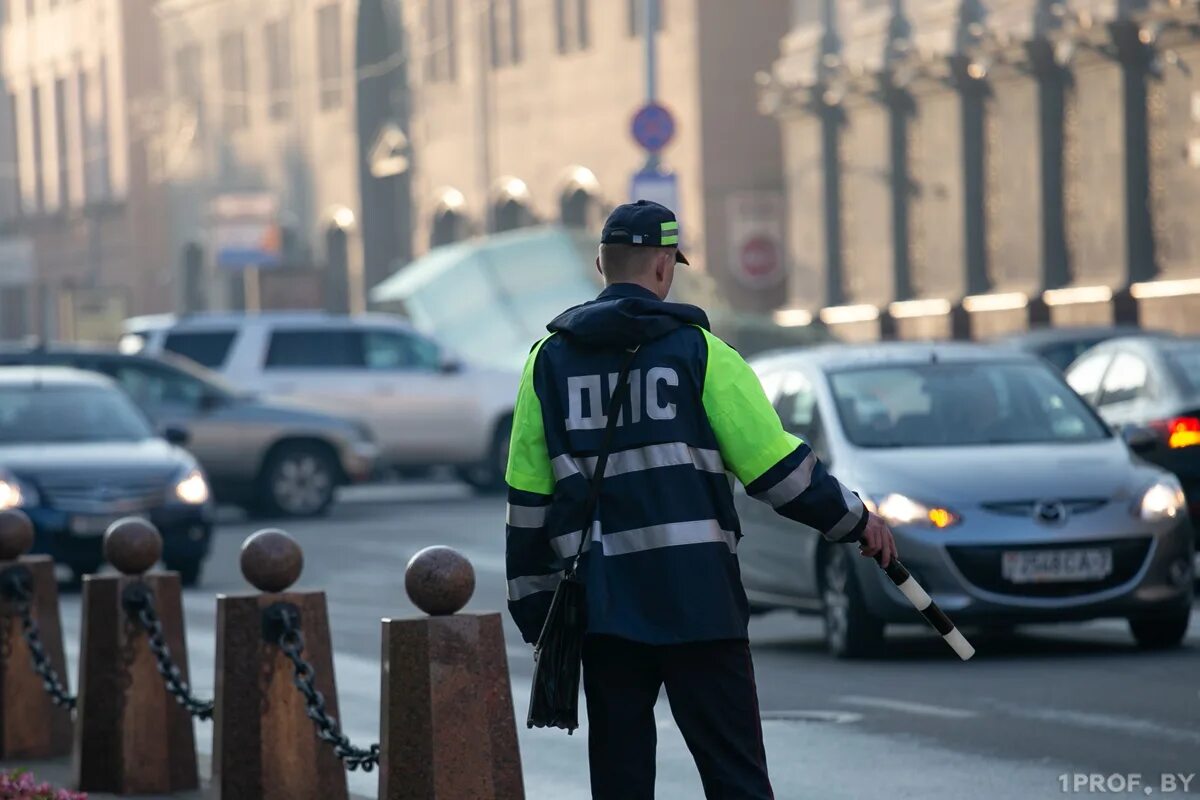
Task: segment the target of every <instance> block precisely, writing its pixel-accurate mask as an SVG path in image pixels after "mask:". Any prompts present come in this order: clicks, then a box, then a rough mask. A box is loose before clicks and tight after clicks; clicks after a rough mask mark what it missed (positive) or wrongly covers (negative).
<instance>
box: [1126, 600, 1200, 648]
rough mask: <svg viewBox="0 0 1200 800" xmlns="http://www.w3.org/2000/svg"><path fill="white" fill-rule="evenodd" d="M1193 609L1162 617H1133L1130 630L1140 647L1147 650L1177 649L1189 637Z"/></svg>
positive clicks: (1130, 621)
mask: <svg viewBox="0 0 1200 800" xmlns="http://www.w3.org/2000/svg"><path fill="white" fill-rule="evenodd" d="M1190 619H1191V609H1190V608H1185V609H1183V610H1181V611H1178V612H1176V613H1174V614H1168V615H1166V616H1161V617H1133V618H1131V619H1130V620H1129V630H1130V631H1131V632H1132V633H1133V638H1134V639H1137V643H1138V646H1139V647H1141V648H1143V649H1145V650H1164V649H1166V648H1168V647H1177V646H1179V644H1180V643H1181V642H1182V641H1183V637H1184V636H1186V635H1187V629H1188V622H1189V620H1190Z"/></svg>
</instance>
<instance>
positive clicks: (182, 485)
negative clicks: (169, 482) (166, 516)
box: [175, 469, 209, 506]
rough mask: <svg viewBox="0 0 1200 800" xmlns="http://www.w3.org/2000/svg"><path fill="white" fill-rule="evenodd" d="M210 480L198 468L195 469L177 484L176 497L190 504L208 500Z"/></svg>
mask: <svg viewBox="0 0 1200 800" xmlns="http://www.w3.org/2000/svg"><path fill="white" fill-rule="evenodd" d="M208 496H209V494H208V481H206V480H204V475H203V474H202V473H201V472H200V470H198V469H193V470H190V471H189V472H188V474H187V475H184V476H183V478H181V479H180V480H179V482H178V483H176V484H175V497H176V498H177V499H178V500H180V501H181V502H184V503H187V504H188V505H192V506H198V505H200V504H201V503H207V502H208Z"/></svg>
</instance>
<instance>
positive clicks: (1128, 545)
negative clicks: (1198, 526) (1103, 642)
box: [946, 536, 1151, 597]
mask: <svg viewBox="0 0 1200 800" xmlns="http://www.w3.org/2000/svg"><path fill="white" fill-rule="evenodd" d="M1150 542H1151V537H1149V536H1144V537H1139V538H1136V539H1112V540H1103V541H1088V542H1056V543H1053V544H1036V545H1020V544H1013V545H999V546H955V547H947V548H946V549H947V551H949V553H950V558H951V559H952V560H953V561H954V566H956V567H958V570H959V572H961V573H962V574H963V577H965V578H966V579H967V580H968V581H969V582H970V583H972V584H974V585H975V586H978V587H979V588H980V589H984V590H986V591H989V592H996V593H997V594H1008V595H1014V596H1019V597H1071V596H1074V595H1084V594H1093V593H1095V592H1102V591H1104V590H1105V589H1112V588H1113V587H1115V586H1120V585H1121V584H1123V583H1126V582H1127V581H1129V580H1131V579H1132V578H1133V576H1134V575H1137V573H1138V570H1140V569H1141V568H1142V564H1144V563H1145V561H1146V556H1147V554H1148V553H1149V552H1150ZM1090 547H1099V548H1105V547H1106V548H1110V549H1111V550H1112V556H1113V568H1112V572H1111V573H1109V575H1108V577H1107V578H1103V579H1102V580H1097V581H1063V582H1057V583H1056V582H1047V583H1020V584H1016V583H1011V582H1009V581H1008V580H1007V579H1005V578H1004V575H1003V573H1002V571H1001V560H1002V559H1003V554H1004V553H1006V552H1010V553H1011V552H1014V551H1031V550H1064V549H1068V550H1069V549H1072V548H1090Z"/></svg>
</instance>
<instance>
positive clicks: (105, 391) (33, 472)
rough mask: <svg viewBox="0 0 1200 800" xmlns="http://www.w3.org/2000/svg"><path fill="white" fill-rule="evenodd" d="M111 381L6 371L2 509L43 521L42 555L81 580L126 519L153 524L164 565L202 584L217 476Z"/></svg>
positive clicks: (0, 400) (1, 373)
mask: <svg viewBox="0 0 1200 800" xmlns="http://www.w3.org/2000/svg"><path fill="white" fill-rule="evenodd" d="M185 439H186V432H184V431H183V430H182V429H170V430H168V431H167V433H166V436H165V438H164V437H160V436H159V435H158V434H156V433H155V431H154V430H153V428H152V427H151V426H150V423H149V422H148V421H147V420H146V418H145V417H144V416H143V415H142V413H141V412H140V411H138V409H137V407H136V406H134V405H133V403H132V402H130V400H129V398H128V397H126V396H125V394H124V393H123V392H121V390H120V389H118V388H117V387H116V386H115V385H114V384H113V382H112V381H110V380H108V379H107V378H104V377H101V376H99V375H95V374H93V373H90V372H81V371H77V370H73V369H62V368H34V367H3V368H0V509H4V508H20V509H21V510H23V511H24V512H25V513H26V514H28V515H29V518H30V519H31V520H32V521H33V526H34V531H35V539H34V552H37V553H46V554H49V555H50V556H52V557H54V559H55V560H56V561H57V562H58V563H60V564H63V565H65V566H66V567H68V568H70V569H71V571H72V572H73V573H75V575H76V576H82V575H84V574H87V573H90V572H95V571H96V570H97V569H98V568H99V567H100V565H101V563H102V561H103V554H102V538H103V535H104V532H105V530H106V529H107V528H108V526H109V525H110V524H111V523H112V522H113V521H115V520H116V519H119V518H121V517H127V516H140V517H144V518H145V519H148V520H150V521H151V522H152V523H154V525H155V526H156V527H157V528H158V529H159V531H160V532H161V533H162V536H163V562H164V563H165V564H166V566H167V568H168V569H173V570H178V571H179V573H180V575H181V577H182V579H183V582H184V583H185V584H194V583H196V581H197V580H198V579H199V576H200V570H201V567H202V564H203V561H204V558H205V557H206V556H207V555H208V549H209V539H210V538H211V536H212V529H213V505H212V501H211V498H210V493H209V488H208V479H207V478H206V477H205V475H204V472H203V470H201V469H200V466H199V465H198V464H197V463H196V460H195V459H194V458H193V457H192V456H191V455H190V454H189V453H188V452H187V451H186V450H184V449H183V448H182V447H181V446H180V445H181V444H182V443H183V442H184V440H185Z"/></svg>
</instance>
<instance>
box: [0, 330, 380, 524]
mask: <svg viewBox="0 0 1200 800" xmlns="http://www.w3.org/2000/svg"><path fill="white" fill-rule="evenodd" d="M0 365H53V366H69V367H75V368H77V369H84V370H89V371H91V372H98V373H101V374H104V375H107V376H108V377H110V378H112V379H113V380H114V381H116V383H117V385H118V386H120V387H121V388H122V389H123V390H124V391H125V393H126V394H128V395H129V397H130V398H131V399H132V400H133V401H134V402H135V403H136V404H137V405H138V406H139V407H140V408H141V409H142V411H143V412H144V413H145V414H146V416H147V417H149V418H150V420H151V421H152V422H153V423H154V424H155V425H156V426H157V427H158V428H159V429H160V430H166V429H168V428H182V429H184V430H186V431H187V434H188V436H187V443H186V446H187V449H188V450H190V451H191V452H192V454H193V455H194V456H195V457H196V460H197V461H199V462H200V464H201V466H203V468H204V471H205V472H206V473H207V474H208V477H209V480H210V482H211V483H212V487H213V492H214V494H215V495H216V497H217V499H218V500H219V501H222V502H228V503H233V504H235V505H240V506H242V507H243V508H245V509H247V511H250V512H253V513H259V514H265V515H271V516H293V517H311V516H316V515H319V514H321V513H323V512H325V511H326V510H327V509H328V508H329V505H330V504H331V503H332V502H333V499H334V493H335V490H336V489H337V487H338V486H339V485H342V484H347V483H355V482H359V481H364V480H367V479H368V478H370V477H371V476H372V474H373V473H374V471H375V466H376V460H377V458H378V455H379V448H378V446H377V445H376V444H375V442H374V441H373V439H372V437H371V432H370V430H369V429H368V428H367V426H366V425H364V424H363V423H361V422H356V421H354V420H351V419H346V418H344V417H338V416H333V415H330V414H324V413H320V412H316V411H311V410H308V409H304V408H298V407H290V406H288V405H285V404H280V403H273V402H266V401H263V400H259V399H257V398H255V397H254V396H252V395H250V394H248V393H244V392H238V391H236V390H234V389H233V388H231V387H229V386H228V385H226V384H225V382H224V381H223V380H221V378H220V377H219V376H217V375H215V374H213V373H211V372H209V371H208V370H206V369H203V368H201V367H197V366H195V365H194V364H192V362H190V361H188V360H187V359H183V358H180V357H178V356H172V355H170V354H166V355H164V356H163V357H162V358H149V357H146V356H141V355H125V354H120V353H114V352H111V351H105V350H99V349H88V348H83V347H79V346H69V345H62V346H50V347H38V348H27V349H20V350H6V351H0Z"/></svg>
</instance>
